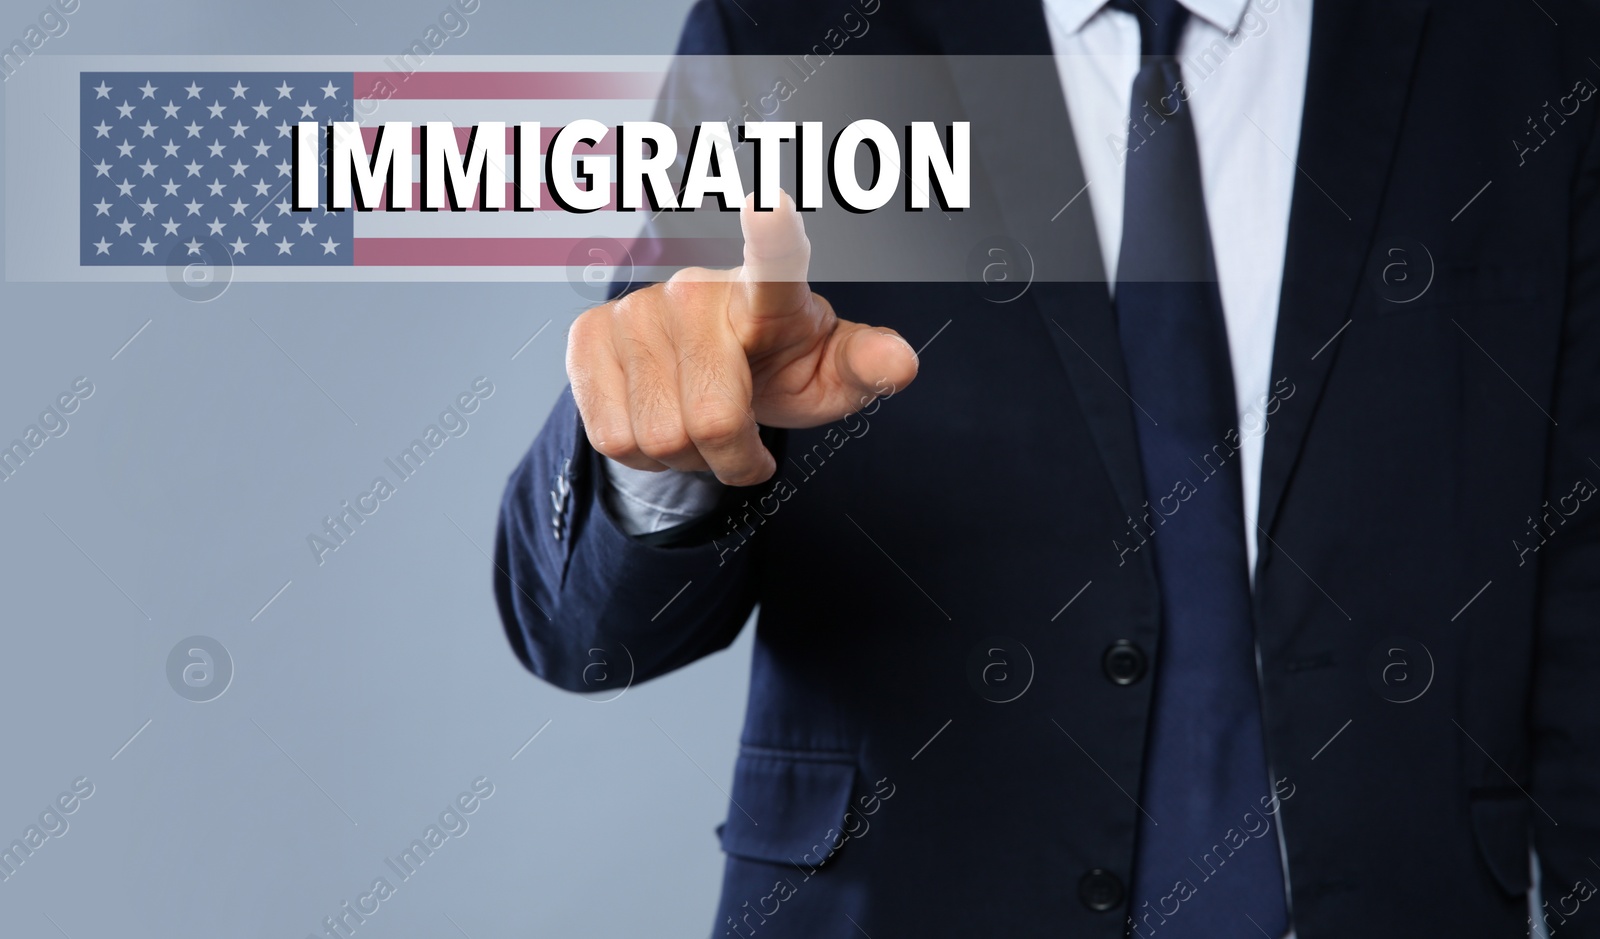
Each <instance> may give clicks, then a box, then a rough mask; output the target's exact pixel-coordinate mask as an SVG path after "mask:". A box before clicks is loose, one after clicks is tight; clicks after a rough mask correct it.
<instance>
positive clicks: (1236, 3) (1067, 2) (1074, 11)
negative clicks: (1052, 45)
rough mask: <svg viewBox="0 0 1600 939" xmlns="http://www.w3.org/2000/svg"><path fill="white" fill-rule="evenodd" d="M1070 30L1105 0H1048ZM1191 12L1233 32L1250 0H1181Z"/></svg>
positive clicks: (1095, 12) (1077, 27)
mask: <svg viewBox="0 0 1600 939" xmlns="http://www.w3.org/2000/svg"><path fill="white" fill-rule="evenodd" d="M1045 2H1046V4H1047V5H1048V6H1049V7H1050V8H1051V11H1052V12H1053V13H1054V14H1055V18H1056V20H1057V21H1058V22H1059V23H1060V24H1061V27H1062V28H1063V29H1065V30H1066V31H1067V32H1068V33H1076V32H1077V31H1078V30H1080V29H1083V27H1084V26H1086V25H1088V23H1089V21H1090V20H1092V19H1094V18H1095V17H1096V16H1097V15H1099V13H1100V11H1102V10H1104V9H1105V6H1106V3H1105V0H1045ZM1181 2H1182V3H1183V5H1184V6H1185V7H1187V8H1188V10H1189V12H1190V13H1192V14H1193V15H1195V16H1198V17H1200V18H1201V19H1203V20H1205V21H1206V22H1208V23H1210V24H1211V25H1212V26H1215V27H1216V28H1217V29H1220V30H1222V31H1223V32H1224V33H1227V34H1229V35H1230V36H1231V35H1232V34H1233V33H1234V32H1235V31H1237V30H1238V28H1239V24H1240V22H1241V21H1242V20H1243V19H1244V13H1245V10H1246V9H1248V8H1249V6H1250V0H1181Z"/></svg>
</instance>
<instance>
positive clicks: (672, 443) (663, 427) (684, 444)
mask: <svg viewBox="0 0 1600 939" xmlns="http://www.w3.org/2000/svg"><path fill="white" fill-rule="evenodd" d="M634 438H635V440H636V441H637V446H638V448H639V451H640V452H641V453H643V454H644V455H645V456H648V457H650V458H651V459H653V460H661V461H665V460H670V459H674V458H676V457H677V456H679V455H680V454H682V453H683V452H684V451H686V450H688V449H690V443H689V437H688V435H687V434H685V433H684V431H683V424H682V423H680V422H679V421H676V420H667V419H660V418H658V419H656V420H653V421H650V422H649V423H647V424H645V425H644V426H643V427H639V428H636V429H635V433H634Z"/></svg>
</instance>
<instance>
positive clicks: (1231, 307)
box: [607, 0, 1311, 939]
mask: <svg viewBox="0 0 1600 939" xmlns="http://www.w3.org/2000/svg"><path fill="white" fill-rule="evenodd" d="M1043 2H1044V9H1045V18H1046V21H1047V23H1048V26H1049V30H1050V42H1051V48H1052V49H1053V51H1054V53H1055V62H1056V70H1057V72H1058V73H1059V74H1060V77H1061V87H1062V89H1063V91H1064V93H1065V95H1066V101H1067V110H1068V112H1069V113H1070V114H1071V119H1072V131H1073V136H1074V138H1075V140H1076V143H1077V148H1078V156H1079V159H1080V161H1081V162H1082V164H1083V173H1084V179H1085V180H1086V181H1087V182H1088V188H1087V190H1086V191H1085V193H1084V195H1086V197H1087V198H1088V200H1089V204H1090V206H1091V207H1092V208H1093V211H1094V219H1095V226H1096V231H1097V234H1098V235H1099V239H1100V252H1101V256H1102V257H1103V258H1104V259H1105V264H1106V282H1107V284H1109V285H1113V289H1114V285H1115V282H1116V273H1117V256H1118V252H1119V248H1120V246H1121V243H1122V195H1123V167H1122V160H1121V157H1120V155H1119V154H1120V152H1121V151H1122V149H1123V147H1124V146H1125V144H1126V135H1127V129H1128V116H1129V108H1130V106H1131V98H1132V95H1133V79H1134V76H1135V75H1136V74H1137V73H1138V71H1139V23H1138V20H1137V19H1136V18H1135V17H1134V15H1133V14H1129V13H1124V12H1121V11H1119V10H1113V9H1109V8H1107V7H1105V5H1104V0H1043ZM1182 2H1183V5H1184V6H1185V7H1187V8H1188V9H1189V11H1190V13H1191V14H1192V15H1191V17H1190V19H1189V23H1188V25H1187V26H1186V27H1185V29H1184V33H1183V36H1182V38H1181V40H1180V42H1179V44H1178V58H1179V60H1180V62H1181V68H1182V73H1183V78H1184V82H1185V84H1186V85H1187V86H1188V87H1189V99H1188V100H1189V104H1190V107H1191V108H1192V109H1193V110H1192V112H1191V114H1192V116H1193V119H1194V132H1195V140H1196V143H1197V145H1198V147H1199V154H1200V182H1201V187H1202V188H1203V190H1204V195H1205V202H1206V216H1207V219H1208V221H1209V223H1210V225H1211V244H1212V252H1213V254H1214V256H1215V260H1216V268H1217V279H1218V288H1219V292H1220V293H1221V295H1222V310H1223V315H1224V318H1225V320H1226V322H1227V330H1228V348H1229V355H1230V359H1231V361H1232V365H1233V380H1234V392H1235V397H1236V400H1237V407H1238V418H1239V423H1238V425H1237V426H1238V431H1239V436H1240V439H1241V443H1242V445H1241V447H1240V451H1239V461H1240V462H1239V468H1240V473H1241V476H1242V479H1243V495H1244V530H1245V540H1246V547H1247V551H1248V560H1249V565H1250V568H1251V570H1252V572H1253V571H1254V568H1255V558H1256V540H1257V539H1256V535H1257V529H1256V518H1257V514H1258V503H1259V501H1260V491H1261V457H1262V451H1263V438H1264V434H1265V431H1266V425H1267V423H1268V422H1270V417H1267V416H1266V412H1267V411H1268V410H1273V411H1275V410H1276V409H1277V405H1276V404H1270V403H1269V401H1270V396H1271V390H1272V387H1273V384H1274V381H1276V380H1280V379H1281V380H1284V381H1285V384H1284V385H1283V386H1282V387H1283V388H1292V387H1293V381H1294V378H1295V376H1294V375H1292V374H1285V375H1276V376H1275V375H1272V374H1271V368H1272V346H1273V339H1274V336H1275V333H1276V327H1277V320H1278V294H1279V289H1280V288H1281V286H1282V282H1283V261H1284V253H1285V248H1286V246H1287V243H1288V235H1289V204H1290V199H1291V197H1292V196H1293V193H1294V185H1295V176H1296V174H1297V172H1298V170H1297V167H1296V163H1295V154H1296V151H1297V149H1298V145H1299V141H1300V115H1301V111H1302V108H1303V106H1304V102H1305V83H1306V67H1307V64H1308V62H1309V60H1310V48H1311V0H1182ZM1289 393H1292V392H1289ZM1286 396H1287V394H1286ZM607 469H608V472H609V474H610V475H609V479H610V481H611V486H610V488H609V492H608V493H607V498H608V503H609V504H610V505H611V507H612V509H613V511H614V512H615V513H616V514H617V515H618V516H619V518H620V519H621V522H622V525H623V527H624V529H625V530H627V531H628V532H629V533H630V534H642V533H645V532H650V531H657V530H660V529H663V528H667V527H670V526H672V525H675V524H679V523H681V522H684V521H688V520H690V519H692V518H694V517H696V516H697V515H699V514H702V513H704V512H706V511H708V510H709V509H710V508H712V507H713V506H714V505H715V503H716V499H717V495H718V493H719V492H720V484H719V483H717V481H716V480H715V478H713V477H711V476H710V475H709V474H684V473H671V472H669V473H648V472H643V471H640V470H633V469H629V468H627V467H625V466H622V465H621V464H617V463H611V464H610V465H609V466H608V467H607ZM1252 576H1253V573H1252ZM1266 783H1267V781H1265V780H1264V781H1263V784H1264V785H1265V784H1266ZM1280 821H1281V819H1280ZM1278 832H1279V849H1280V852H1281V851H1282V844H1283V842H1282V837H1283V835H1282V826H1281V824H1280V825H1279V829H1278ZM1208 847H1209V846H1208V845H1196V846H1195V850H1196V851H1201V850H1204V849H1206V848H1208ZM1285 880H1286V882H1287V865H1285ZM1289 939H1293V933H1292V932H1291V933H1290V936H1289Z"/></svg>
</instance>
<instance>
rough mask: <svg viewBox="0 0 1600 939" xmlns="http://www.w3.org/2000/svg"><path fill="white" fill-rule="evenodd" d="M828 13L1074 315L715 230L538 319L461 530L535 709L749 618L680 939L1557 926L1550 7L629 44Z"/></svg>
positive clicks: (913, 13)
mask: <svg viewBox="0 0 1600 939" xmlns="http://www.w3.org/2000/svg"><path fill="white" fill-rule="evenodd" d="M845 15H851V16H854V17H856V19H857V22H859V23H867V22H868V21H869V20H870V28H866V29H859V30H854V31H852V32H851V33H850V35H851V36H852V38H851V39H850V46H849V52H852V53H871V54H879V55H918V56H945V57H950V58H949V62H950V63H951V64H950V74H951V76H952V81H953V83H954V85H955V87H956V89H957V91H958V92H959V95H960V97H961V99H962V101H963V102H964V104H965V105H966V106H967V107H968V109H969V111H970V113H971V114H972V115H974V120H975V121H978V120H982V121H984V122H985V123H983V124H982V125H981V126H980V125H979V124H978V123H975V125H974V140H975V142H977V151H976V155H977V159H978V160H979V161H980V162H981V163H983V164H984V166H985V169H986V174H985V180H986V186H987V190H986V192H987V195H986V197H985V198H986V199H989V200H991V201H992V203H993V204H994V205H995V206H996V207H997V210H998V212H999V216H1000V217H1001V218H1003V221H1004V224H1005V226H1006V234H1007V236H1008V237H1010V238H1012V239H1014V240H1013V242H1010V243H1013V244H1020V245H1022V246H1026V248H1027V251H1028V252H1029V253H1030V254H1031V255H1033V256H1037V257H1040V258H1050V259H1053V260H1054V261H1055V262H1057V263H1061V264H1066V265H1068V266H1069V267H1073V266H1074V265H1075V266H1076V267H1073V269H1074V270H1075V271H1076V273H1075V274H1069V275H1065V276H1058V277H1053V278H1051V279H1048V280H1044V281H1041V282H1035V283H1030V284H1028V286H1027V289H1025V290H1023V291H1022V292H1021V293H1020V294H1018V295H1016V296H1014V297H1012V296H1008V297H1007V298H1005V299H1009V300H1011V301H1012V302H1008V303H1003V304H999V303H994V302H991V301H993V300H994V299H995V298H994V297H992V296H987V295H985V294H983V293H982V292H981V291H970V290H959V289H951V285H948V284H939V283H892V284H891V283H867V282H859V281H855V282H849V283H834V284H825V283H808V282H807V280H806V273H807V265H808V261H809V260H810V257H811V254H812V253H813V252H812V247H813V246H812V244H811V243H810V242H808V240H807V237H806V234H805V231H804V226H803V224H802V223H801V221H800V217H799V216H797V215H796V214H795V213H794V212H793V210H792V204H791V203H788V202H785V203H784V204H783V205H782V206H780V207H779V209H778V210H777V211H774V212H770V213H755V212H751V211H749V210H748V208H747V210H746V212H745V213H744V214H743V216H742V219H741V220H742V223H743V231H744V235H745V264H744V265H743V266H742V267H740V268H737V269H735V270H733V271H730V272H727V273H726V274H722V275H713V274H708V273H705V272H701V273H700V274H699V276H697V277H688V278H679V279H676V280H674V281H672V282H669V283H666V284H660V285H655V286H651V287H646V288H644V289H640V290H636V291H634V292H632V293H630V294H628V295H626V296H624V297H621V298H619V299H617V300H614V301H612V302H610V303H607V304H603V305H601V306H598V307H596V308H595V309H593V310H591V311H589V312H587V313H585V314H584V315H583V316H582V317H580V318H579V320H578V321H577V322H576V323H575V324H574V327H573V330H572V333H571V336H570V342H569V354H568V372H569V375H570V377H571V378H572V388H571V390H570V392H569V393H566V394H563V395H562V397H561V399H560V400H559V401H558V402H557V404H556V407H555V410H554V412H553V413H552V415H551V417H550V419H549V421H548V423H547V424H546V426H545V428H544V430H543V431H542V432H541V433H540V435H539V437H538V439H537V440H536V441H535V442H534V444H533V447H532V449H531V450H530V451H529V453H528V456H527V458H526V459H525V460H524V461H523V463H522V464H521V465H520V466H519V467H518V468H517V469H516V471H515V473H514V474H513V475H512V478H511V481H510V484H509V487H508V489H507V492H506V496H505V501H504V505H503V509H502V516H501V527H500V536H499V541H498V548H497V558H496V560H497V565H496V566H497V572H496V581H495V583H496V590H497V595H498V598H499V602H500V607H501V611H502V616H503V619H504V622H505V626H506V631H507V635H508V637H509V638H510V641H511V644H512V646H513V648H514V650H515V651H516V653H517V655H518V656H519V657H520V659H521V660H522V661H523V663H524V664H526V665H527V666H528V667H529V668H530V669H531V670H532V671H533V672H534V673H535V674H537V675H539V676H540V677H542V678H544V679H546V680H548V681H550V682H553V683H555V684H557V685H559V686H561V687H564V688H569V689H573V690H593V689H596V688H598V687H603V686H604V684H605V682H606V681H607V679H600V678H597V677H596V676H597V674H598V673H597V672H595V671H594V670H593V669H591V668H590V667H589V666H590V665H591V664H592V661H593V660H592V658H591V656H592V654H593V653H594V650H596V649H599V650H605V653H606V654H609V655H611V656H616V657H617V658H619V659H620V658H622V653H623V651H624V650H625V652H626V656H627V658H628V659H630V660H631V661H632V662H633V665H634V672H633V675H631V676H625V677H627V678H629V679H631V680H644V679H648V678H650V677H652V676H655V675H659V674H662V673H664V672H667V671H670V670H672V669H674V668H677V667H680V666H682V665H685V664H687V663H689V662H692V661H694V660H695V659H697V658H699V657H700V656H703V655H706V654H708V653H710V652H713V651H715V650H717V649H721V648H723V647H725V646H726V645H727V644H728V643H729V642H730V641H732V639H733V638H734V636H735V635H736V634H737V632H738V630H739V629H740V628H741V626H742V625H743V623H744V621H745V619H746V617H747V615H748V614H749V612H750V611H751V609H752V607H753V606H754V605H756V604H759V606H760V614H759V619H758V624H757V627H756V629H757V635H756V640H755V647H754V649H755V651H754V661H753V664H752V668H753V673H752V681H751V691H750V700H749V707H748V712H747V717H746V724H745V731H744V734H743V737H742V742H741V750H740V755H739V758H738V762H737V765H736V770H735V778H734V783H733V788H732V792H731V795H732V803H733V804H732V805H730V809H729V815H728V819H727V822H726V823H725V825H724V826H723V827H722V828H721V829H720V837H721V841H722V846H723V848H724V850H725V852H726V853H727V865H726V873H725V877H724V882H723V891H722V900H721V904H720V909H719V912H718V916H717V920H716V923H715V924H714V928H713V935H715V936H757V937H761V936H772V937H781V936H806V937H826V936H838V937H844V936H856V935H858V934H865V935H872V936H878V937H883V936H991V935H1004V936H1063V935H1064V936H1104V937H1114V936H1121V935H1137V936H1156V937H1181V936H1256V935H1266V936H1267V937H1268V939H1277V937H1280V936H1283V935H1286V934H1292V935H1295V936H1298V937H1299V939H1321V937H1350V936H1362V937H1388V936H1395V937H1400V936H1407V937H1409V936H1417V935H1431V936H1452V937H1466V936H1472V937H1476V936H1485V937H1489V936H1508V937H1509V936H1514V935H1515V936H1521V935H1526V934H1527V930H1528V925H1529V920H1530V912H1531V917H1532V918H1534V919H1536V920H1537V921H1538V922H1540V923H1542V924H1543V927H1544V928H1545V929H1546V930H1548V931H1549V932H1550V933H1551V934H1555V933H1557V932H1559V933H1560V934H1561V935H1562V936H1573V937H1579V936H1586V935H1592V936H1600V903H1589V902H1586V901H1588V900H1589V899H1590V898H1591V897H1592V896H1593V894H1594V892H1595V887H1594V884H1596V883H1600V864H1597V862H1596V860H1595V858H1600V708H1597V707H1596V705H1597V704H1600V692H1597V691H1595V690H1594V689H1595V688H1596V679H1597V678H1600V614H1597V613H1596V610H1600V501H1596V500H1593V499H1592V498H1591V496H1593V494H1594V493H1595V491H1596V489H1595V481H1596V480H1600V463H1597V462H1596V461H1597V460H1600V140H1597V135H1596V128H1597V126H1600V125H1597V123H1596V120H1595V112H1596V111H1597V110H1600V101H1597V100H1592V97H1591V96H1592V95H1593V92H1594V89H1595V87H1596V85H1595V83H1596V82H1600V64H1596V62H1595V61H1594V60H1593V59H1591V58H1590V56H1592V55H1596V54H1597V53H1600V32H1597V31H1596V30H1595V28H1594V25H1593V23H1592V21H1591V20H1590V19H1589V17H1588V15H1587V12H1586V11H1584V10H1581V9H1578V8H1575V7H1569V6H1567V5H1557V4H1555V3H1553V2H1549V0H1540V2H1539V3H1532V2H1530V3H1527V4H1511V5H1509V6H1506V5H1497V4H1490V3H1488V2H1486V0H1457V2H1451V3H1445V2H1443V0H1388V2H1383V3H1379V2H1376V0H1349V2H1342V3H1336V2H1333V0H1324V2H1322V3H1318V4H1316V6H1315V8H1314V9H1313V8H1312V5H1311V3H1310V2H1309V0H1182V2H1181V3H1180V2H1175V0H1165V2H1156V0H1141V2H1140V3H1137V4H1136V3H1132V2H1131V0H1130V2H1127V3H1124V2H1121V0H1117V2H1113V3H1110V4H1101V3H1098V2H1093V0H1082V2H1079V0H1045V2H1043V3H1040V2H1039V0H997V2H994V3H988V4H981V5H980V4H968V3H962V2H959V0H927V2H920V3H918V4H915V5H914V6H913V5H907V6H906V7H904V8H902V7H899V6H892V5H891V4H890V3H888V2H882V3H879V2H874V3H872V4H870V6H869V5H868V4H858V5H855V6H847V5H844V4H837V5H836V4H787V3H781V2H777V0H773V2H755V0H739V2H738V3H735V2H733V0H725V2H724V0H702V2H701V3H700V4H699V5H697V6H696V7H695V8H694V11H693V12H692V14H691V16H690V20H689V23H688V26H687V28H686V30H685V33H684V36H683V39H682V41H681V43H680V51H681V52H683V53H685V54H707V53H710V54H725V53H732V54H741V55H750V54H774V55H786V54H790V53H804V52H806V51H809V48H810V46H811V44H812V42H813V40H814V38H816V37H823V36H826V35H827V34H828V30H830V29H835V28H836V26H837V24H838V23H839V22H841V17H842V16H845ZM992 55H1000V56H1012V57H1014V58H1013V59H1010V60H1009V61H1012V62H1014V64H1012V65H1005V64H1003V63H1004V62H1005V61H1008V60H1004V59H1002V60H995V59H983V58H971V57H984V56H992ZM964 62H983V63H985V64H984V65H983V66H982V67H980V68H972V67H970V66H969V65H964V64H963V63H964ZM996 62H1000V63H1001V64H996ZM1180 83H1181V86H1180ZM1153 103H1154V104H1155V107H1156V108H1157V110H1156V111H1155V112H1152V111H1151V110H1150V106H1151V105H1152V104H1153ZM1085 193H1087V194H1085ZM1080 197H1081V198H1080ZM1058 209H1059V211H1058ZM1051 213H1054V215H1052V214H1051ZM815 247H816V251H817V252H822V251H825V250H826V245H823V244H820V243H819V244H817V245H816V246H815ZM1063 259H1065V260H1063ZM867 324H870V325H867ZM913 379H914V383H913ZM610 680H616V679H615V678H613V679H610ZM1533 858H1536V859H1537V863H1538V866H1539V870H1540V872H1541V874H1542V876H1541V881H1540V882H1541V884H1542V893H1541V895H1536V896H1532V897H1531V898H1530V896H1529V890H1530V884H1531V883H1532V882H1533V872H1532V860H1533ZM1530 907H1531V908H1532V909H1531V911H1530Z"/></svg>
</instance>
